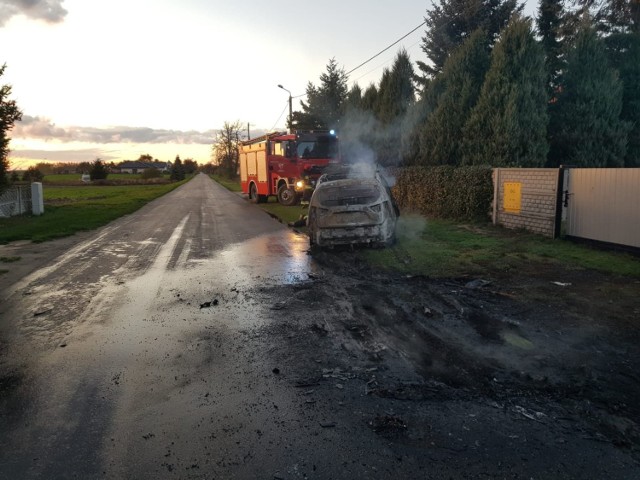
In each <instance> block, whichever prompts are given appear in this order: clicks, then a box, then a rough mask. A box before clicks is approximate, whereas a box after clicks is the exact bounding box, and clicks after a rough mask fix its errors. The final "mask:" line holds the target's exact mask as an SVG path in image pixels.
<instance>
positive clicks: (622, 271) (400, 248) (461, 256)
mask: <svg viewBox="0 0 640 480" xmlns="http://www.w3.org/2000/svg"><path fill="white" fill-rule="evenodd" d="M397 232H398V242H397V244H396V245H395V246H394V247H392V248H388V249H385V250H369V251H363V255H364V256H365V258H366V259H367V261H369V262H370V263H372V264H374V265H377V266H379V267H382V268H385V269H388V270H396V271H401V272H406V273H412V274H425V275H429V276H434V277H455V276H462V275H487V274H501V273H509V272H515V271H518V270H529V271H532V270H535V269H537V268H544V266H545V265H548V266H563V267H565V268H569V269H594V270H598V271H601V272H604V273H609V274H615V275H624V276H631V277H637V278H640V259H639V258H637V257H634V256H632V255H629V254H624V253H618V252H609V251H603V250H597V249H594V248H591V247H589V246H585V245H578V244H575V243H572V242H570V241H567V240H562V239H557V240H551V239H548V238H544V237H541V236H539V235H533V234H529V233H524V232H514V231H509V230H505V229H503V228H499V227H493V226H490V225H481V226H479V225H459V224H456V223H453V222H447V221H442V220H425V219H423V218H422V217H418V216H402V217H400V221H399V222H398V229H397Z"/></svg>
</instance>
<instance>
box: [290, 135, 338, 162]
mask: <svg viewBox="0 0 640 480" xmlns="http://www.w3.org/2000/svg"><path fill="white" fill-rule="evenodd" d="M297 151H298V158H336V157H337V156H338V143H337V141H336V138H335V137H334V136H331V135H326V136H321V137H315V138H308V137H307V138H299V139H298V142H297Z"/></svg>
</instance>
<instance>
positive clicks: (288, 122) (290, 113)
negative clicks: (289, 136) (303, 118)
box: [278, 85, 293, 133]
mask: <svg viewBox="0 0 640 480" xmlns="http://www.w3.org/2000/svg"><path fill="white" fill-rule="evenodd" d="M278 88H281V89H282V90H284V91H285V92H287V93H288V94H289V120H288V121H287V125H288V128H289V133H291V131H292V128H291V122H292V121H293V118H292V115H293V112H292V107H291V92H290V91H289V90H287V89H286V88H284V87H283V86H282V85H278Z"/></svg>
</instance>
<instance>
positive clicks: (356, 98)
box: [345, 83, 362, 111]
mask: <svg viewBox="0 0 640 480" xmlns="http://www.w3.org/2000/svg"><path fill="white" fill-rule="evenodd" d="M345 108H346V110H347V111H353V110H362V88H360V85H358V84H357V83H354V84H353V86H352V87H351V88H350V89H349V93H347V101H346V102H345Z"/></svg>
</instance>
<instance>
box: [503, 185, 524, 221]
mask: <svg viewBox="0 0 640 480" xmlns="http://www.w3.org/2000/svg"><path fill="white" fill-rule="evenodd" d="M502 201H503V205H504V211H505V212H509V213H520V209H521V208H522V183H520V182H504V184H503V187H502Z"/></svg>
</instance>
